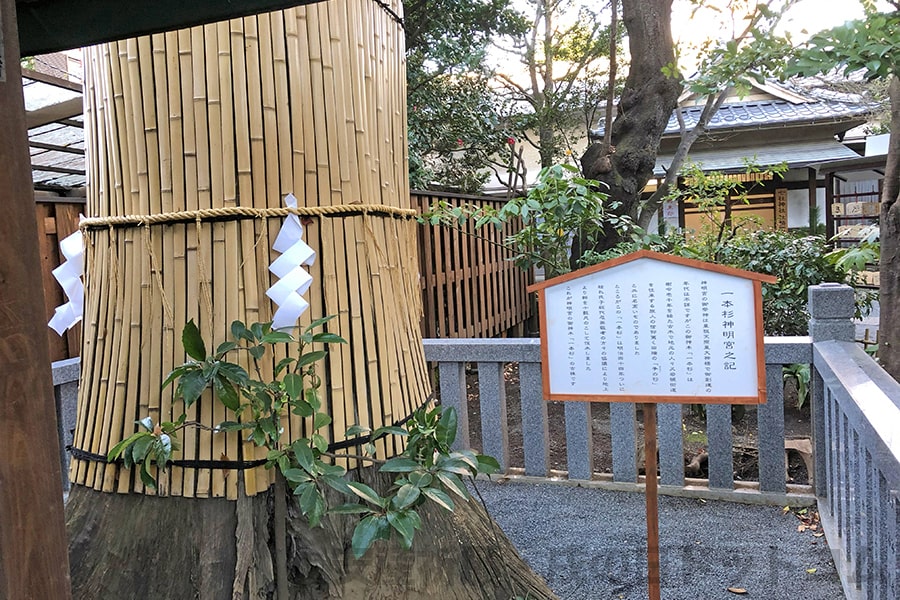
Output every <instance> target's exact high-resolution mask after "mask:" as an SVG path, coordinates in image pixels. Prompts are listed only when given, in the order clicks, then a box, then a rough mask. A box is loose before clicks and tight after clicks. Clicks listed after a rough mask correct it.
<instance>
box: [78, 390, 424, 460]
mask: <svg viewBox="0 0 900 600" xmlns="http://www.w3.org/2000/svg"><path fill="white" fill-rule="evenodd" d="M432 400H434V392H431V393H430V394H428V396H427V397H426V398H425V401H424V402H422V404H420V405H419V407H418V408H417V409H416V410H419V409H421V408H423V407H425V406H427V405H428V403H430V402H431V401H432ZM415 412H416V411H415V410H414V411H413V412H412V413H410V414H408V415H406V416H405V417H404V418H403V419H401V420H399V421H394V422H393V423H392V424H391V427H400V426H401V425H405V424H406V423H407V422H408V421H409V420H410V419H411V418H412V416H413V413H415ZM387 435H388V434H387V433H382V434H381V435H379V436H378V437H376V438H374V439H373V438H372V435H371V434H368V435H361V436H358V437H355V438H352V439H349V440H341V441H340V442H334V443H331V444H329V445H328V450H327V452H335V451H336V450H346V449H347V448H359V447H361V446H364V445H365V444H368V443H370V442H374V441H376V440H379V439H381V438H383V437H385V436H387ZM66 450H68V451H69V454H71V455H72V458H76V459H78V460H86V461H89V462H102V463H108V462H113V463H115V464H122V463H123V460H122V459H121V458H118V459H116V460H114V461H109V460H107V458H106V456H105V455H103V454H97V453H96V452H88V451H87V450H82V449H81V448H75V447H74V446H71V445H69V446H66ZM267 462H268V461H267V460H266V459H259V460H196V459H191V460H188V459H177V460H170V461H169V464H170V465H172V466H174V467H182V468H185V469H222V470H225V471H245V470H247V469H253V468H255V467H261V466H263V465H265V464H266V463H267Z"/></svg>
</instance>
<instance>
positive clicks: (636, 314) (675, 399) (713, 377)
mask: <svg viewBox="0 0 900 600" xmlns="http://www.w3.org/2000/svg"><path fill="white" fill-rule="evenodd" d="M763 282H767V283H774V282H775V278H774V277H771V276H768V275H760V274H758V273H752V272H749V271H742V270H739V269H734V268H731V267H725V266H722V265H715V264H711V263H705V262H702V261H697V260H691V259H686V258H681V257H677V256H671V255H667V254H659V253H655V252H649V251H639V252H634V253H632V254H628V255H626V256H622V257H619V258H617V259H614V260H610V261H607V262H605V263H602V264H600V265H596V266H593V267H589V268H586V269H580V270H578V271H574V272H572V273H568V274H566V275H563V276H561V277H556V278H554V279H551V280H548V281H544V282H541V283H538V284H535V285H533V286H531V287H530V288H529V291H536V292H537V293H538V301H539V304H540V319H541V358H542V360H541V365H542V367H541V368H542V373H543V386H544V398H545V399H546V400H549V401H556V400H568V401H582V402H640V403H643V413H644V449H645V456H646V463H645V473H646V499H647V579H648V589H649V597H650V600H660V569H659V565H660V559H659V516H658V508H657V478H656V468H657V467H656V462H657V460H656V451H657V443H656V438H657V432H656V405H657V404H658V403H660V402H671V403H679V404H681V403H705V404H762V403H764V402H765V401H766V371H765V356H764V349H763V324H762V283H763Z"/></svg>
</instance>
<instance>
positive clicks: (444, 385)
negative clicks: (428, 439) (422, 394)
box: [438, 362, 472, 450]
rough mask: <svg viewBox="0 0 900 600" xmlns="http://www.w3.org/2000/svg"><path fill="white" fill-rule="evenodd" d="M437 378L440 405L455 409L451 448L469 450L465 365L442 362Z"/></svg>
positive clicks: (470, 443) (470, 445)
mask: <svg viewBox="0 0 900 600" xmlns="http://www.w3.org/2000/svg"><path fill="white" fill-rule="evenodd" d="M438 377H439V378H440V388H441V405H442V406H452V407H453V408H455V409H456V415H457V422H456V440H454V442H453V448H454V449H455V450H464V449H468V448H471V447H472V439H471V437H470V436H469V402H468V397H467V396H466V363H464V362H442V363H440V364H439V365H438Z"/></svg>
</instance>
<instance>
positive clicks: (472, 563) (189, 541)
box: [66, 469, 555, 600]
mask: <svg viewBox="0 0 900 600" xmlns="http://www.w3.org/2000/svg"><path fill="white" fill-rule="evenodd" d="M355 474H356V475H357V476H358V477H359V479H360V480H362V481H365V482H366V483H368V484H369V485H372V486H373V487H375V489H379V488H380V489H384V488H385V487H386V486H387V485H388V484H389V483H390V480H389V479H388V478H387V477H385V476H384V475H381V474H378V473H376V472H375V471H374V470H373V469H362V470H360V471H357V472H355ZM329 500H330V502H332V503H334V504H338V503H340V501H341V499H340V498H337V497H335V498H330V499H329ZM272 505H273V501H272V495H271V492H269V493H267V494H260V495H258V496H255V497H244V498H241V499H239V500H237V501H229V500H225V499H219V498H214V499H186V498H159V497H152V496H143V495H121V494H106V493H102V492H97V491H95V490H93V489H90V488H85V487H83V486H73V488H72V490H71V492H70V494H69V502H68V505H67V507H66V524H67V527H68V531H69V554H70V561H71V569H72V590H73V597H74V598H79V599H94V598H96V599H103V600H106V599H108V598H138V597H143V598H150V597H156V598H167V599H172V600H181V599H190V598H203V599H206V598H209V599H216V600H218V599H220V598H221V599H228V598H232V599H246V600H258V599H270V598H273V597H274V595H275V594H274V593H275V576H274V566H273V565H274V564H275V560H274V556H273V555H274V547H275V544H274V541H273V539H272V531H273V530H272V519H271V514H272ZM420 516H421V517H422V522H423V525H422V529H421V530H419V531H418V532H416V537H415V541H414V543H413V548H412V550H409V551H407V550H403V549H402V548H401V547H400V546H399V544H397V543H396V542H395V541H393V540H392V541H391V542H390V543H386V542H383V541H379V542H376V543H375V545H373V547H372V548H371V549H370V550H369V552H368V553H367V554H366V555H365V556H364V557H363V558H361V559H359V560H357V559H355V558H354V557H353V554H352V551H351V549H350V539H351V536H352V534H353V528H354V526H355V524H356V518H355V517H353V516H344V515H332V516H329V517H326V518H325V519H324V520H323V525H322V526H321V527H319V528H316V529H311V528H309V527H308V525H307V523H306V520H305V519H304V518H302V517H301V516H300V515H299V511H298V509H297V506H296V504H295V503H294V502H293V501H290V503H289V505H288V523H287V538H288V539H287V553H288V559H287V560H288V576H289V580H290V594H289V597H290V598H291V599H292V600H307V599H308V600H322V599H325V598H346V599H348V600H350V599H352V600H356V599H365V600H370V599H371V600H376V599H379V600H380V599H384V600H388V599H391V600H397V599H409V600H414V599H420V598H421V599H423V600H435V599H436V598H440V599H441V600H485V599H497V600H512V599H514V598H516V597H528V598H533V599H540V598H555V596H554V594H553V593H552V592H551V591H550V589H549V588H548V587H547V586H546V584H545V583H544V582H543V580H541V578H540V577H539V576H537V575H536V574H535V573H534V572H533V571H532V570H531V569H530V568H529V567H528V565H526V564H525V562H524V561H523V560H522V559H521V557H520V556H519V555H518V553H517V552H516V550H515V548H514V547H513V546H512V544H511V543H510V542H509V540H508V539H507V538H506V536H505V535H504V534H503V532H502V531H501V530H500V528H499V527H498V526H497V525H496V524H495V523H494V521H493V520H492V519H491V518H490V516H488V514H487V513H486V512H485V511H484V509H483V507H481V506H480V505H479V504H478V503H477V500H475V499H473V500H470V501H469V502H463V501H461V500H460V501H459V502H456V510H455V511H454V512H453V513H448V512H447V511H445V510H443V509H441V508H440V507H438V506H436V505H433V504H430V505H429V504H426V505H424V506H423V507H421V508H420Z"/></svg>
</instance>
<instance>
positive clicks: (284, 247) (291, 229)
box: [266, 194, 316, 329]
mask: <svg viewBox="0 0 900 600" xmlns="http://www.w3.org/2000/svg"><path fill="white" fill-rule="evenodd" d="M284 203H285V204H286V205H287V206H288V207H290V208H297V198H295V197H294V195H293V194H288V195H287V196H286V197H285V199H284ZM302 238H303V225H301V224H300V218H299V217H298V216H297V215H288V216H287V217H286V218H285V220H284V224H283V225H282V226H281V231H279V232H278V237H276V238H275V243H274V244H273V245H272V248H273V249H274V250H275V251H276V252H280V253H281V256H279V257H278V258H276V259H275V260H274V261H272V264H271V265H270V266H269V271H271V272H272V274H273V275H275V276H276V277H278V281H276V282H275V284H274V285H272V287H270V288H269V289H268V290H266V296H268V297H269V298H270V299H271V300H272V302H274V303H275V304H276V305H277V306H278V310H276V311H275V315H274V316H273V318H272V329H285V328H293V327H294V326H295V325H296V324H297V319H299V318H300V315H301V314H303V312H304V311H305V310H306V309H307V308H309V303H308V302H307V301H306V300H304V299H303V297H302V296H301V294H304V293H305V292H306V290H308V289H309V286H310V284H311V283H312V276H311V275H310V274H309V273H307V272H306V269H304V268H303V265H312V264H313V261H315V258H316V253H315V251H313V249H312V248H310V247H309V246H307V245H306V243H305V242H304V241H303V239H302Z"/></svg>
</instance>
